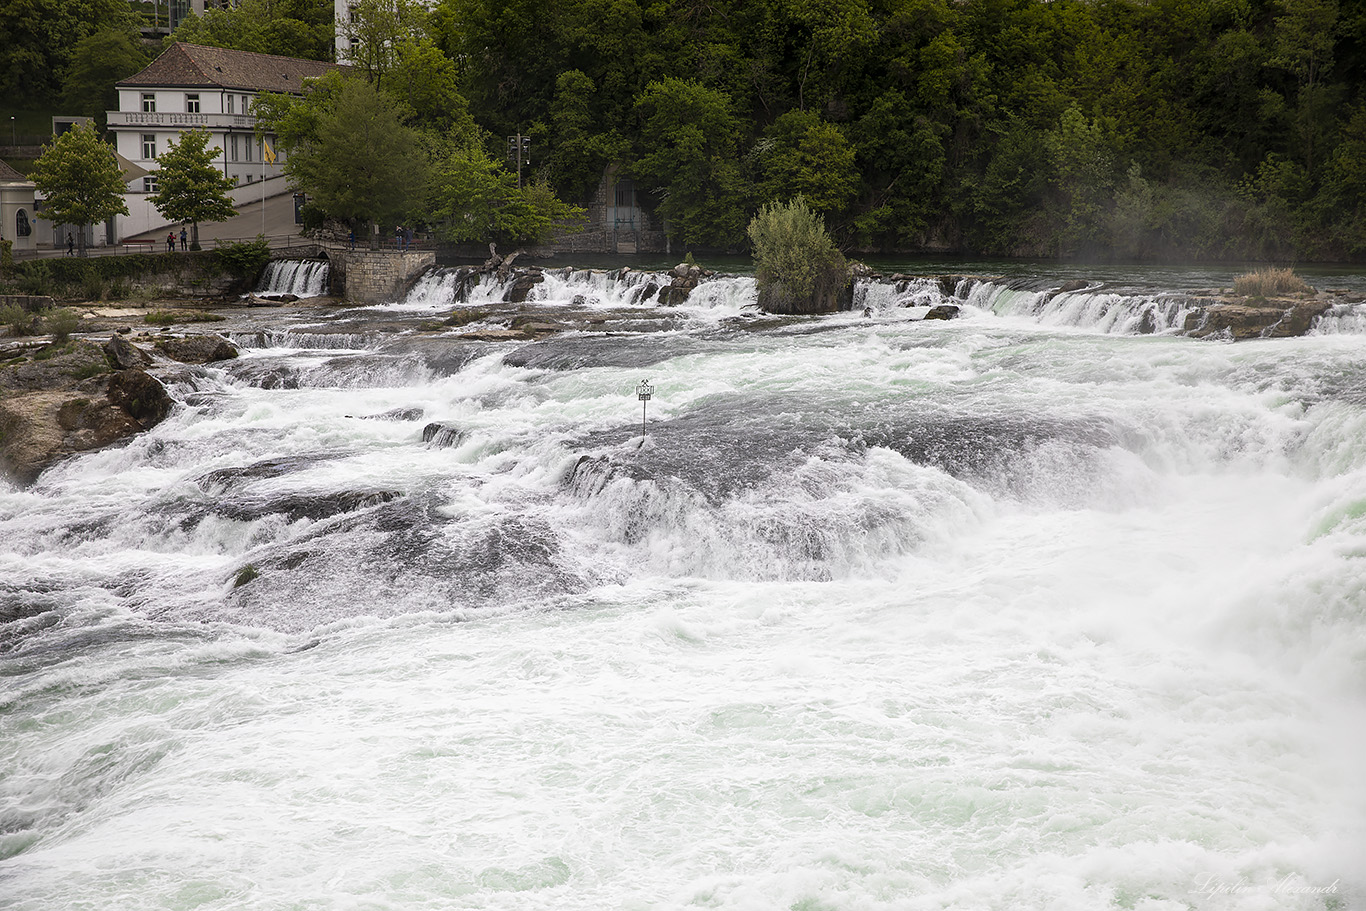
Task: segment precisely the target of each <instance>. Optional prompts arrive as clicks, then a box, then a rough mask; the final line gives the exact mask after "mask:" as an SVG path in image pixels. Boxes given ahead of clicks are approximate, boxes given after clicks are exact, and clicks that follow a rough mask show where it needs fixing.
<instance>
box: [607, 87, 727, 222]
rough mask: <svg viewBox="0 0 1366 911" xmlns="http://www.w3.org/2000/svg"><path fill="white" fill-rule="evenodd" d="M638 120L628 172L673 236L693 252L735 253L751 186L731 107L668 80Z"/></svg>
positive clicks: (648, 93)
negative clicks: (649, 196)
mask: <svg viewBox="0 0 1366 911" xmlns="http://www.w3.org/2000/svg"><path fill="white" fill-rule="evenodd" d="M636 113H637V114H638V116H639V117H640V120H641V131H640V142H639V150H638V154H637V157H636V160H635V163H634V164H633V166H632V169H631V170H632V173H633V174H634V175H635V177H636V178H637V179H638V180H639V181H640V182H641V183H642V185H643V186H644V188H645V189H646V190H647V191H649V192H651V193H653V194H654V195H655V196H656V197H657V198H658V199H659V205H658V212H659V214H660V215H661V216H662V217H663V218H664V219H665V222H666V224H667V226H668V230H669V233H670V234H671V235H672V236H674V237H677V238H679V239H680V240H682V241H683V243H684V244H687V245H689V246H705V247H729V246H733V245H735V244H736V243H737V242H738V240H739V239H740V237H741V236H742V232H743V230H744V225H745V223H746V221H747V219H746V208H747V184H746V182H745V181H744V180H743V178H742V176H741V172H740V166H739V155H738V151H739V139H740V122H739V121H738V120H737V119H736V117H735V114H734V112H733V110H732V106H731V101H730V99H729V98H728V97H727V96H726V95H725V94H724V93H722V92H718V91H715V90H713V89H709V88H707V87H705V86H703V85H701V84H699V83H697V82H692V81H686V80H682V79H665V80H661V81H659V82H651V83H650V84H649V86H647V87H646V89H645V92H644V93H643V94H642V95H641V96H640V98H639V99H638V100H637V101H636Z"/></svg>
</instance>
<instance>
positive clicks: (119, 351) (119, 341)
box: [104, 335, 152, 370]
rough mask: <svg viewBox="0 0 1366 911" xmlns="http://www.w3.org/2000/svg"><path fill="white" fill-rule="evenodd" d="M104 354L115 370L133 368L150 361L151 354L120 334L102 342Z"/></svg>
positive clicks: (144, 365) (142, 365) (145, 364)
mask: <svg viewBox="0 0 1366 911" xmlns="http://www.w3.org/2000/svg"><path fill="white" fill-rule="evenodd" d="M104 356H105V358H106V359H107V360H108V361H109V366H110V367H113V368H114V369H115V370H134V369H138V368H141V367H146V366H147V365H148V364H150V363H152V356H151V355H150V354H148V353H147V352H146V351H143V350H142V349H141V348H139V347H138V346H137V345H134V344H133V343H132V342H130V341H128V339H126V338H124V337H123V336H121V335H111V336H110V337H109V341H107V342H105V343H104Z"/></svg>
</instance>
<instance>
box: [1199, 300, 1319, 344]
mask: <svg viewBox="0 0 1366 911" xmlns="http://www.w3.org/2000/svg"><path fill="white" fill-rule="evenodd" d="M1331 306H1332V302H1331V300H1323V299H1309V300H1292V299H1285V300H1268V301H1265V302H1261V301H1258V302H1256V303H1252V302H1244V303H1237V304H1235V303H1219V304H1214V305H1212V306H1208V307H1201V308H1199V309H1196V310H1193V311H1191V312H1190V313H1188V314H1187V315H1186V323H1185V326H1184V327H1183V328H1184V329H1185V332H1186V334H1187V335H1191V336H1194V337H1195V338H1208V337H1209V336H1213V335H1224V336H1228V337H1229V338H1232V339H1235V340H1242V339H1251V338H1291V337H1293V336H1298V335H1304V334H1305V333H1306V332H1308V331H1309V329H1310V328H1312V327H1313V325H1314V320H1316V319H1317V318H1318V317H1320V316H1322V315H1323V314H1324V312H1325V311H1327V310H1328V308H1329V307H1331Z"/></svg>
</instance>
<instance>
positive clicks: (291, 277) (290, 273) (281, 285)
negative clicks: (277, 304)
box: [256, 259, 330, 297]
mask: <svg viewBox="0 0 1366 911" xmlns="http://www.w3.org/2000/svg"><path fill="white" fill-rule="evenodd" d="M329 274H330V266H329V264H328V263H327V261H326V260H298V259H288V260H272V261H271V262H269V263H267V264H266V270H265V272H263V273H262V274H261V282H260V284H259V285H258V286H257V288H256V293H257V294H292V295H294V296H295V297H318V296H319V295H323V294H326V293H327V279H328V276H329Z"/></svg>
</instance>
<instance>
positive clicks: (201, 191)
mask: <svg viewBox="0 0 1366 911" xmlns="http://www.w3.org/2000/svg"><path fill="white" fill-rule="evenodd" d="M208 143H209V134H208V131H206V130H201V129H194V130H187V131H185V132H184V133H181V134H180V142H179V144H177V143H176V142H174V141H172V142H171V143H170V145H169V147H168V148H167V149H166V151H165V152H162V153H161V156H160V157H159V158H158V159H157V164H158V165H160V167H158V168H157V169H156V170H155V171H153V172H152V176H153V177H154V178H156V181H157V191H156V193H154V194H152V195H151V196H148V197H147V198H148V200H150V201H151V203H152V205H154V206H156V207H157V211H158V212H160V213H161V214H162V215H164V216H166V218H168V219H170V220H171V221H173V222H186V221H188V222H189V223H190V224H191V226H192V227H191V229H190V230H191V233H192V239H191V241H190V249H192V250H198V249H200V247H199V223H200V222H201V221H223V220H225V219H228V218H231V217H232V216H234V215H236V214H237V210H236V209H235V208H233V204H232V199H231V198H230V197H229V196H228V192H229V191H230V190H231V189H232V187H233V182H232V181H231V180H230V179H229V178H228V177H227V176H225V175H224V174H223V172H222V171H220V170H218V169H217V168H215V167H214V166H213V160H214V159H215V158H217V157H218V156H219V155H222V154H223V150H222V149H210V148H209V147H208Z"/></svg>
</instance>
